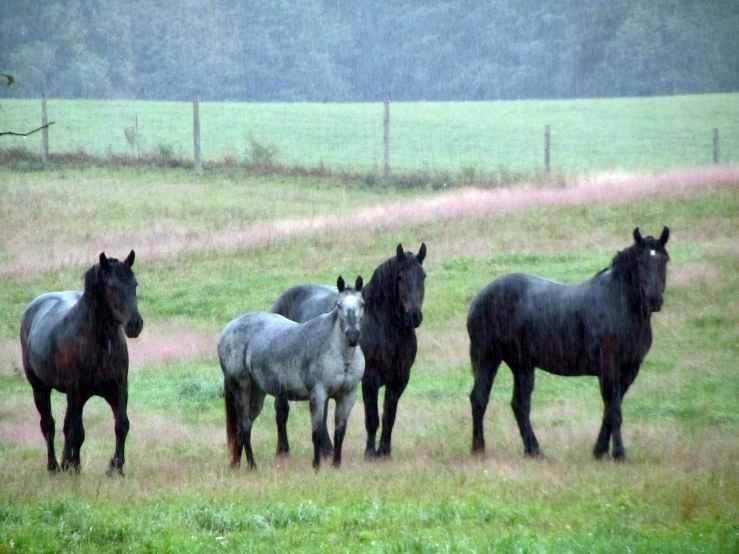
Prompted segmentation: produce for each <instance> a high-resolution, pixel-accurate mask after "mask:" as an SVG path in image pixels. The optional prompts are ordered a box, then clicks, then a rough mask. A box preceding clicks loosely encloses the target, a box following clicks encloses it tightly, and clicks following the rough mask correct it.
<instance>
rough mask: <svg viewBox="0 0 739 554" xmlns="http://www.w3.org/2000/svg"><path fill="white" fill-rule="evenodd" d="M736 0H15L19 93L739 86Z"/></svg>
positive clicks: (570, 92) (12, 92) (165, 96)
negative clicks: (371, 0) (261, 0)
mask: <svg viewBox="0 0 739 554" xmlns="http://www.w3.org/2000/svg"><path fill="white" fill-rule="evenodd" d="M737 29H739V2H737V1H736V0H589V1H588V2H582V1H581V0H518V1H512V0H488V1H485V2H479V1H476V0H456V1H450V0H436V1H429V0H395V1H392V2H388V1H375V2H342V1H341V0H273V1H270V2H255V1H253V0H248V1H239V0H180V1H177V2H174V1H172V0H129V1H127V2H119V1H117V0H56V1H54V0H50V1H44V0H4V1H3V2H0V72H3V73H7V74H12V75H13V76H14V77H15V79H16V83H15V85H14V86H13V87H2V92H0V94H2V95H3V96H5V97H13V96H15V97H38V96H40V95H41V94H46V95H47V96H48V97H53V98H96V99H134V98H136V99H150V100H190V99H192V98H193V97H194V96H195V95H198V96H199V97H200V99H201V100H212V101H229V100H233V101H265V102H266V101H310V102H324V101H326V102H329V101H330V102H340V101H378V100H382V99H389V100H394V101H421V100H499V99H519V98H539V99H546V98H579V97H613V96H648V95H672V94H696V93H709V92H734V91H739V32H737Z"/></svg>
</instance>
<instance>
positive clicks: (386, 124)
mask: <svg viewBox="0 0 739 554" xmlns="http://www.w3.org/2000/svg"><path fill="white" fill-rule="evenodd" d="M383 106H384V116H383V118H382V126H383V133H382V142H383V144H384V146H385V165H384V175H385V177H387V176H388V175H390V101H389V100H385V101H384V102H383Z"/></svg>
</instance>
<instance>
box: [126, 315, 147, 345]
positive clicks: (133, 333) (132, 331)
mask: <svg viewBox="0 0 739 554" xmlns="http://www.w3.org/2000/svg"><path fill="white" fill-rule="evenodd" d="M143 328H144V320H143V319H141V316H139V315H136V316H135V317H132V318H131V319H129V320H128V323H126V325H125V326H124V327H123V332H124V333H126V336H127V337H128V338H129V339H135V338H136V337H138V336H139V335H140V334H141V330H142V329H143Z"/></svg>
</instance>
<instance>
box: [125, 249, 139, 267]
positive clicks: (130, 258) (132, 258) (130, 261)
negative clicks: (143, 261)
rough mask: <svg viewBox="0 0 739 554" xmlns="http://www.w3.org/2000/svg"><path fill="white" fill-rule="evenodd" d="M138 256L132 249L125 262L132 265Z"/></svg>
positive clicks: (129, 265)
mask: <svg viewBox="0 0 739 554" xmlns="http://www.w3.org/2000/svg"><path fill="white" fill-rule="evenodd" d="M135 258H136V252H134V251H133V250H131V252H130V253H129V254H128V257H127V258H126V259H125V260H123V262H124V263H125V264H128V267H131V266H132V265H133V260H134V259H135Z"/></svg>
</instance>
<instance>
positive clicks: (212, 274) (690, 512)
mask: <svg viewBox="0 0 739 554" xmlns="http://www.w3.org/2000/svg"><path fill="white" fill-rule="evenodd" d="M733 174H734V175H736V171H734V173H733ZM636 181H638V178H637V179H636ZM604 186H605V187H608V186H610V185H609V184H608V183H606V184H605V185H604ZM570 190H571V188H570V186H569V185H568V186H567V187H561V186H560V187H558V188H554V189H552V190H551V191H548V192H547V191H545V192H546V194H547V195H548V196H541V198H545V199H551V202H549V203H547V202H544V201H541V202H537V203H534V202H532V201H531V199H532V198H533V197H534V194H535V193H538V192H540V190H539V189H533V188H523V189H520V190H518V189H510V190H504V191H497V192H498V193H499V194H500V198H501V199H508V200H510V199H511V198H513V197H516V196H517V197H520V206H519V207H518V208H516V209H512V208H511V209H498V208H496V206H495V205H493V206H492V208H491V209H489V210H486V211H483V210H480V211H474V212H472V211H470V212H468V213H465V212H464V210H459V211H456V212H455V211H450V212H448V213H449V214H450V215H447V216H445V217H439V218H436V217H431V218H429V219H413V220H411V221H409V222H406V221H404V220H403V219H402V218H395V219H393V218H392V217H389V216H388V217H386V219H382V221H381V223H377V224H373V225H369V224H364V223H363V222H364V219H363V216H362V217H360V216H359V215H358V214H360V213H363V212H362V210H365V209H367V208H373V207H374V208H376V209H377V214H387V213H390V214H392V213H395V212H391V211H390V207H392V206H398V205H407V206H409V211H411V210H412V208H413V206H419V208H417V209H421V208H420V206H428V205H437V204H436V203H443V202H448V203H454V202H460V201H461V199H463V198H464V196H461V195H460V191H452V192H438V191H437V192H433V191H430V190H424V189H419V190H416V191H407V190H405V191H396V190H393V189H386V188H367V187H362V186H359V185H355V184H346V183H341V182H339V181H335V180H332V179H317V178H301V179H298V178H288V177H284V178H267V177H256V176H244V175H235V174H227V173H224V174H206V175H204V176H196V175H192V174H191V173H188V172H186V171H181V170H156V171H147V172H144V171H140V170H136V169H105V168H99V167H95V168H74V167H64V168H57V169H52V170H49V171H43V172H17V171H13V170H9V169H3V168H0V198H2V203H0V235H1V236H2V238H3V240H2V242H1V243H0V307H1V308H2V309H1V310H0V483H2V486H0V552H11V551H13V552H59V551H64V552H68V551H78V552H124V551H132V552H147V551H151V552H217V551H223V550H232V551H254V552H295V551H305V552H325V551H328V550H332V551H346V552H407V551H411V552H582V553H586V552H587V553H589V552H676V553H678V552H680V553H682V552H736V551H737V550H739V377H737V373H736V360H737V356H738V355H739V303H738V299H739V294H738V293H739V250H738V249H737V244H739V243H738V242H737V235H738V233H737V229H739V179H737V178H735V177H734V178H733V179H730V180H729V181H728V182H727V181H722V182H721V183H718V184H717V183H713V182H711V180H710V179H708V178H706V182H705V186H703V185H701V186H694V187H691V188H684V187H681V186H680V182H679V177H677V176H675V177H674V183H672V184H670V183H669V182H666V184H664V185H662V186H661V188H660V189H658V190H657V189H655V190H652V191H651V192H649V193H639V194H635V195H634V196H633V197H627V196H624V197H623V198H617V199H615V200H607V201H606V200H603V199H602V197H600V198H599V197H593V198H590V199H589V198H588V197H582V198H577V199H575V200H573V201H572V202H564V201H562V202H560V201H559V200H558V199H560V198H562V197H564V196H563V195H566V194H568V192H569V191H570ZM463 192H464V191H463ZM475 198H476V197H475ZM496 198H497V197H496ZM537 198H540V197H537ZM501 202H502V200H501ZM511 202H512V200H511ZM501 205H502V204H501ZM511 205H512V204H511ZM373 213H374V212H373ZM398 213H404V212H402V211H400V212H398ZM334 214H336V215H334ZM354 216H356V217H354ZM324 217H325V218H326V219H327V220H328V221H331V220H332V219H334V220H335V219H338V220H340V221H343V222H345V223H343V224H342V225H334V226H331V225H327V226H323V227H322V226H315V227H311V226H307V227H306V226H300V225H291V224H290V222H298V221H304V220H306V219H308V220H311V221H318V220H322V219H321V218H324ZM342 217H343V218H344V219H340V218H342ZM353 217H354V219H353ZM378 217H379V216H378ZM383 217H385V216H383ZM347 222H348V223H347ZM663 225H668V226H670V228H671V231H672V233H671V237H670V243H669V245H668V250H669V252H670V255H671V258H672V261H671V263H670V265H669V268H668V285H667V291H666V297H665V305H664V307H663V310H662V312H660V313H658V314H655V315H654V317H653V319H652V322H653V329H654V335H655V339H654V344H653V346H652V350H651V352H650V354H649V355H648V356H647V358H646V360H645V362H644V364H643V365H642V369H641V373H640V375H639V376H638V378H637V380H636V382H635V384H634V385H633V386H632V388H631V389H630V391H629V394H628V395H627V396H626V398H625V401H624V407H623V410H624V423H623V435H624V443H625V446H626V449H627V455H628V461H627V462H626V463H624V464H618V463H614V462H612V461H609V460H606V461H600V462H599V461H596V460H594V459H593V458H592V455H591V451H592V447H593V444H594V441H595V438H596V435H597V432H598V429H599V426H600V420H601V417H602V402H601V399H600V393H599V390H598V385H597V382H596V380H595V379H590V378H579V379H565V378H561V377H556V376H551V375H549V374H546V373H544V372H538V373H537V386H536V391H535V392H534V396H533V400H532V404H533V407H532V424H533V426H534V428H535V430H536V432H537V436H538V438H539V442H540V444H541V447H542V450H543V452H544V454H545V456H544V458H543V459H540V460H529V459H526V458H525V457H524V455H523V446H522V443H521V439H520V436H519V433H518V429H517V426H516V423H515V420H514V418H513V414H512V412H511V409H510V405H509V403H510V395H511V390H512V378H511V375H510V372H509V371H507V369H506V368H505V367H503V368H501V371H500V372H499V374H498V378H497V380H496V383H495V388H494V390H493V394H492V397H491V402H490V405H489V408H488V412H487V414H486V437H487V440H488V453H487V456H486V457H485V458H484V459H476V458H475V459H473V458H472V457H471V456H470V454H469V448H470V444H471V416H470V407H469V400H468V394H469V391H470V389H471V387H472V376H471V374H470V367H469V359H468V354H467V348H468V340H467V337H466V331H465V318H466V314H467V310H468V308H469V303H470V301H471V299H472V297H473V296H474V295H475V294H476V293H477V292H478V291H479V289H480V288H481V287H482V286H484V285H485V284H487V283H488V282H489V281H490V280H492V279H493V278H495V277H497V276H499V275H501V274H504V273H507V272H513V271H524V272H527V273H533V274H538V275H542V276H546V277H548V278H551V279H555V280H559V281H562V282H567V283H574V282H579V281H582V280H584V279H587V278H589V277H591V276H592V275H593V274H595V273H596V272H597V271H598V270H600V269H602V268H603V267H605V266H606V265H608V263H609V262H610V260H611V258H612V257H613V255H614V254H615V252H616V251H617V250H618V249H621V248H624V247H626V246H627V245H628V244H629V243H630V240H631V232H632V230H633V228H634V227H636V226H639V227H640V228H641V230H642V232H643V233H644V234H645V235H646V234H658V233H659V232H660V231H661V229H662V226H663ZM255 228H268V229H272V230H274V235H270V234H267V235H264V234H260V235H258V236H257V235H253V236H252V235H250V234H249V233H251V232H252V231H253V229H255ZM277 230H282V232H279V233H278V232H277ZM146 237H149V238H148V239H147V238H146ZM234 237H235V238H234ZM250 237H256V238H250ZM147 241H148V242H147ZM422 241H424V242H425V243H426V244H427V246H428V256H427V259H426V262H425V263H424V266H425V267H426V270H427V273H428V278H427V283H426V302H425V305H424V322H423V324H422V326H421V327H420V328H419V331H418V334H419V353H418V358H417V360H416V363H415V365H414V368H413V372H412V376H411V381H410V384H409V386H408V389H407V390H406V392H405V394H404V396H403V397H402V398H401V401H400V405H399V409H398V416H397V422H396V426H395V432H394V436H393V459H392V461H386V462H379V463H370V462H365V461H364V460H363V459H362V451H363V448H364V440H365V431H364V425H363V406H362V403H361V400H360V401H358V403H357V405H356V406H355V407H354V410H353V412H352V416H351V420H350V423H349V428H348V431H347V437H346V440H345V444H344V463H343V466H342V469H341V470H339V471H334V470H331V469H328V468H324V469H322V470H321V471H320V472H319V473H317V474H316V473H314V472H313V471H312V470H311V468H310V456H311V452H312V446H311V442H310V432H309V415H308V410H307V406H304V405H294V409H293V410H292V411H291V417H290V424H289V430H290V437H291V446H292V457H291V458H290V459H289V460H277V459H275V457H274V450H275V446H276V432H275V425H274V418H273V413H274V412H273V409H272V402H271V399H269V398H268V399H267V402H266V403H265V408H264V411H263V412H262V415H261V416H260V417H259V419H258V420H257V421H256V423H255V427H254V437H253V440H254V445H255V457H256V459H257V463H258V464H259V470H258V471H257V472H255V473H250V472H248V471H246V470H239V471H232V470H230V469H229V468H228V455H227V453H226V445H225V428H224V413H223V399H222V398H221V397H220V386H221V382H222V380H221V372H220V369H219V367H218V362H217V358H216V354H215V341H216V338H217V336H218V333H219V332H220V330H221V329H222V328H223V326H224V325H225V324H226V323H227V322H228V321H230V320H231V319H232V318H233V317H235V316H237V315H239V314H241V313H244V312H246V311H251V310H263V309H266V308H268V307H269V305H270V304H271V302H272V301H273V300H274V298H276V296H277V295H278V294H280V293H281V292H282V291H284V290H285V289H286V288H288V287H289V286H291V285H293V284H296V283H300V282H325V283H329V282H333V281H334V280H335V279H336V276H337V275H338V274H339V273H342V274H344V275H345V276H346V275H350V276H354V275H356V274H358V273H361V274H362V275H363V276H364V277H365V279H368V278H369V276H370V275H371V272H372V270H373V269H374V268H375V267H376V266H377V265H378V264H379V263H381V262H382V261H384V260H385V259H386V258H387V257H389V256H390V255H392V254H393V253H394V251H395V247H396V245H397V244H398V242H402V243H403V244H404V246H405V247H406V248H407V249H413V250H416V251H417V249H418V247H419V246H420V243H421V242H422ZM130 248H134V249H136V250H137V257H136V264H135V265H134V269H135V271H136V276H137V278H138V280H139V283H140V287H139V307H140V310H141V313H142V316H143V317H144V320H145V326H144V331H143V333H142V335H141V337H140V338H139V339H136V340H131V341H129V346H130V350H131V359H132V369H131V375H130V390H129V396H130V400H129V417H130V419H131V431H130V433H129V437H128V443H127V463H126V468H125V470H126V476H125V477H124V478H106V477H105V476H104V472H105V469H106V467H107V461H108V460H109V458H110V456H111V454H112V451H113V446H114V440H113V429H112V417H111V414H110V411H109V409H108V407H107V405H106V404H105V403H104V402H103V401H102V400H101V399H97V398H95V399H93V400H91V401H90V402H89V403H88V404H87V406H86V409H85V418H84V421H85V429H86V432H87V436H86V440H85V443H84V446H83V447H82V464H83V467H82V472H81V474H80V475H68V474H60V475H47V473H46V471H45V450H44V445H43V439H42V437H41V433H40V431H39V428H38V415H37V412H36V410H35V407H34V405H33V399H32V394H31V389H30V386H29V385H28V383H27V382H26V380H25V376H24V375H23V370H22V368H21V367H20V347H19V344H18V338H17V337H18V326H19V322H20V317H21V314H22V313H23V310H24V309H25V307H26V306H27V304H28V303H29V302H30V301H31V300H32V299H33V298H34V297H35V296H37V295H38V294H40V293H43V292H46V291H49V290H69V289H77V288H79V287H80V286H81V275H82V273H83V271H84V270H85V269H86V268H87V267H88V266H89V265H90V264H91V263H92V262H93V261H94V259H95V257H96V254H97V253H98V252H99V251H101V250H105V251H106V253H107V254H108V255H113V256H116V257H119V258H120V257H122V256H125V254H127V252H128V249H130ZM89 258H92V259H89ZM360 396H361V395H360ZM52 403H53V407H54V417H55V419H56V421H57V447H58V448H59V447H60V443H61V438H62V431H61V426H62V423H61V422H62V421H63V413H64V405H65V402H64V398H63V396H61V395H60V394H58V393H55V394H54V396H52Z"/></svg>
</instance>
